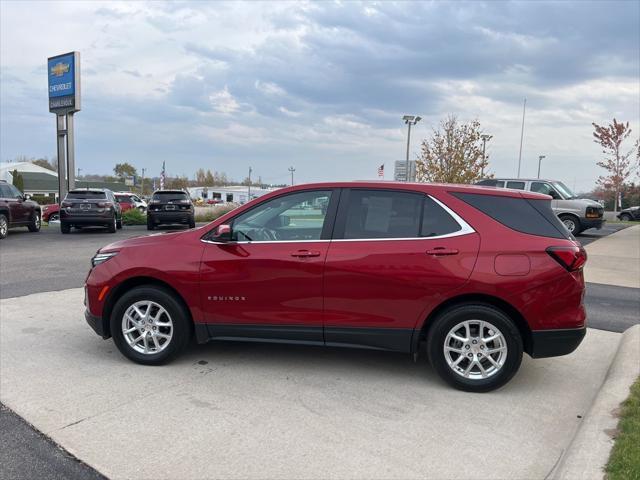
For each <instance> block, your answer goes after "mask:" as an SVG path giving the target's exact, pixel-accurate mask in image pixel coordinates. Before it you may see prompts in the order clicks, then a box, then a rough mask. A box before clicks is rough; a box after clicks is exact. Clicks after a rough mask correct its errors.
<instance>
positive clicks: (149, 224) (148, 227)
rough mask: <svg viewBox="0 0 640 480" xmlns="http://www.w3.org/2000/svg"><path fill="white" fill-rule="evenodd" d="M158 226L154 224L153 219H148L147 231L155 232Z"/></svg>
mask: <svg viewBox="0 0 640 480" xmlns="http://www.w3.org/2000/svg"><path fill="white" fill-rule="evenodd" d="M155 229H156V226H155V225H154V223H153V220H151V218H149V217H147V230H155Z"/></svg>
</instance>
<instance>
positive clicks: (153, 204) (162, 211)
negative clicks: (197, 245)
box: [147, 190, 196, 230]
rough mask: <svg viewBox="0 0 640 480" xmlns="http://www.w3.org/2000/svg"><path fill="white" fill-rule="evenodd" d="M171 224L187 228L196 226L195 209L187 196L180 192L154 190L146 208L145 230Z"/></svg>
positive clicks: (185, 193)
mask: <svg viewBox="0 0 640 480" xmlns="http://www.w3.org/2000/svg"><path fill="white" fill-rule="evenodd" d="M173 223H179V224H184V225H188V226H189V228H194V227H195V226H196V219H195V208H194V207H193V203H192V202H191V198H190V197H189V194H188V193H187V192H183V191H182V190H156V191H155V192H153V196H152V197H151V201H150V202H149V206H148V208H147V230H153V229H154V228H156V226H158V225H162V224H173Z"/></svg>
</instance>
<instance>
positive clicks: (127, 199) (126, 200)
mask: <svg viewBox="0 0 640 480" xmlns="http://www.w3.org/2000/svg"><path fill="white" fill-rule="evenodd" d="M116 200H118V202H120V203H131V197H128V196H126V195H116Z"/></svg>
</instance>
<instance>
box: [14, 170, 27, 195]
mask: <svg viewBox="0 0 640 480" xmlns="http://www.w3.org/2000/svg"><path fill="white" fill-rule="evenodd" d="M11 176H12V177H13V182H12V183H13V186H14V187H16V188H17V189H18V190H20V191H21V192H24V178H22V175H20V172H18V170H15V169H14V170H13V172H11Z"/></svg>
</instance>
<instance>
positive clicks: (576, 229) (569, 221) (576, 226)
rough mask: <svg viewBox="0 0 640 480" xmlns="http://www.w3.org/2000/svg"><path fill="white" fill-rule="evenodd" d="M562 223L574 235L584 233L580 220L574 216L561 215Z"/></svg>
mask: <svg viewBox="0 0 640 480" xmlns="http://www.w3.org/2000/svg"><path fill="white" fill-rule="evenodd" d="M559 218H560V221H561V222H562V223H564V226H565V227H566V229H567V230H569V233H571V234H572V235H578V234H579V233H580V232H581V231H582V227H581V225H580V220H579V219H578V217H575V216H573V215H560V217H559Z"/></svg>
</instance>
